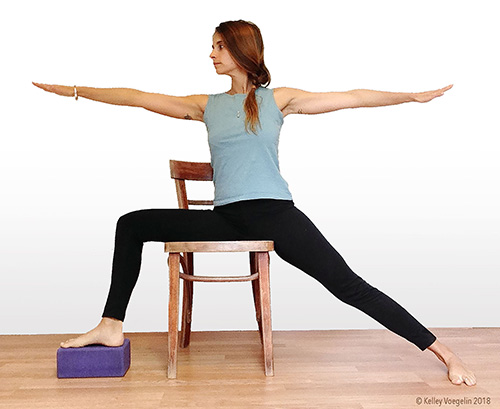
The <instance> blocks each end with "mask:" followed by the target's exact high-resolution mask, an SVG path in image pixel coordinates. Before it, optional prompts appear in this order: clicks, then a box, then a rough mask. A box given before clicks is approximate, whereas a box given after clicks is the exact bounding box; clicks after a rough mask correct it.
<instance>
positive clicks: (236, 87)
mask: <svg viewBox="0 0 500 409" xmlns="http://www.w3.org/2000/svg"><path fill="white" fill-rule="evenodd" d="M252 87H253V85H252V84H251V83H250V81H249V80H248V77H247V76H246V74H245V76H234V77H233V76H232V77H231V89H230V90H229V91H228V92H227V93H228V94H230V95H234V94H248V93H249V92H250V90H251V89H252Z"/></svg>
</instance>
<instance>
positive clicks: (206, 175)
mask: <svg viewBox="0 0 500 409" xmlns="http://www.w3.org/2000/svg"><path fill="white" fill-rule="evenodd" d="M213 173H214V172H213V169H212V166H211V165H210V163H208V162H182V161H178V160H170V177H171V178H172V179H174V180H175V190H176V191H177V202H178V203H179V208H180V209H189V205H213V204H214V201H213V200H189V199H188V198H187V191H186V180H206V181H211V180H213Z"/></svg>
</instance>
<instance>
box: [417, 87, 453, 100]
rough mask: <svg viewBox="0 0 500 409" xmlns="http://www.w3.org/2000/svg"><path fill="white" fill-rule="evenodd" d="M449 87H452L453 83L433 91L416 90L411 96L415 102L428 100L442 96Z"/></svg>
mask: <svg viewBox="0 0 500 409" xmlns="http://www.w3.org/2000/svg"><path fill="white" fill-rule="evenodd" d="M451 87H453V84H452V85H448V86H447V87H444V88H441V89H437V90H435V91H426V92H417V93H414V94H413V98H414V101H415V102H429V101H432V100H433V99H434V98H437V97H441V96H443V95H444V93H445V92H446V91H448V90H449V89H450V88H451Z"/></svg>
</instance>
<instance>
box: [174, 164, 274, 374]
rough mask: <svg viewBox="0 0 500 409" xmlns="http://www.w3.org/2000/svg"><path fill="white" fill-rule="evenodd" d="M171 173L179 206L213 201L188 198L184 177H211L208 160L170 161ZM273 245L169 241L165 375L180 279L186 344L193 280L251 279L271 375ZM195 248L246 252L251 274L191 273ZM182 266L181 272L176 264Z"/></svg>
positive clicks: (186, 342)
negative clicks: (203, 161)
mask: <svg viewBox="0 0 500 409" xmlns="http://www.w3.org/2000/svg"><path fill="white" fill-rule="evenodd" d="M170 176H171V177H172V179H174V180H175V187H176V190H177V200H178V202H179V208H181V209H188V208H189V205H213V201H212V200H188V198H187V192H186V183H185V181H186V180H205V181H212V180H213V170H212V167H211V165H210V163H196V162H180V161H175V160H171V161H170ZM273 249H274V243H273V242H272V241H202V242H194V241H191V242H168V243H165V252H167V253H169V256H168V268H169V274H170V289H169V308H168V354H169V356H168V378H176V377H177V348H178V342H179V337H178V325H179V282H180V278H182V279H183V280H184V291H183V303H182V326H181V334H180V338H181V339H180V345H181V347H182V348H185V347H187V346H188V345H189V341H190V335H191V317H192V306H193V282H194V281H203V282H212V283H214V282H241V281H251V282H252V290H253V296H254V304H255V312H256V317H257V323H258V326H259V333H260V339H261V343H262V347H263V352H264V371H265V374H266V376H273V375H274V362H273V340H272V329H271V301H270V298H271V297H270V286H269V251H272V250H273ZM197 252H249V254H250V275H247V276H236V277H215V276H209V277H207V276H196V275H194V264H193V253H197ZM180 265H181V266H182V271H183V273H181V272H180V269H179V266H180Z"/></svg>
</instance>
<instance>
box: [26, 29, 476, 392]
mask: <svg viewBox="0 0 500 409" xmlns="http://www.w3.org/2000/svg"><path fill="white" fill-rule="evenodd" d="M212 40H213V45H212V49H213V50H212V53H211V54H210V58H211V59H212V61H213V64H214V67H215V70H216V72H217V74H219V75H228V76H230V77H231V81H232V82H231V89H230V90H229V91H227V92H225V93H221V94H217V95H190V96H186V97H175V96H168V95H162V94H153V93H146V92H141V91H138V90H134V89H125V88H112V89H104V88H89V87H76V86H75V87H71V86H61V85H46V84H38V83H34V85H36V86H37V87H39V88H42V89H43V90H45V91H49V92H53V93H55V94H58V95H62V96H68V97H72V96H74V97H75V98H78V97H82V98H88V99H92V100H94V101H99V102H105V103H108V104H115V105H127V106H134V107H143V108H145V109H147V110H150V111H153V112H156V113H159V114H162V115H167V116H170V117H174V118H181V119H182V118H183V119H190V120H197V121H203V122H205V124H206V126H207V130H208V134H209V146H210V151H211V162H212V166H213V168H214V184H215V199H214V209H213V210H212V211H199V210H179V209H150V210H140V211H136V212H132V213H129V214H126V215H124V216H122V217H121V218H120V219H119V220H118V223H117V228H116V240H115V252H114V256H113V269H112V280H111V287H110V291H109V295H108V299H107V302H106V306H105V308H104V312H103V315H102V320H101V322H100V323H99V325H98V326H97V327H96V328H94V329H93V330H91V331H89V332H87V333H86V334H84V335H81V336H79V337H77V338H75V339H70V340H68V341H66V342H63V343H61V346H62V347H64V348H70V347H80V346H84V345H88V344H93V343H99V344H104V345H108V346H118V345H121V344H122V343H123V340H124V337H123V332H122V323H123V320H124V318H125V310H126V308H127V305H128V302H129V299H130V296H131V294H132V290H133V288H134V286H135V283H136V281H137V278H138V276H139V270H140V263H141V253H142V247H143V243H144V242H147V241H158V242H167V241H189V240H191V241H198V240H201V241H203V240H238V239H253V240H255V239H261V240H264V239H267V240H273V241H274V243H275V250H276V253H277V254H278V255H279V256H280V257H281V258H283V259H284V260H286V261H287V262H289V263H290V264H292V265H294V266H296V267H298V268H299V269H301V270H303V271H304V272H306V273H307V274H309V275H310V276H312V277H314V278H315V279H317V280H318V281H319V282H320V283H322V284H323V285H324V286H325V287H326V288H327V289H328V290H329V291H330V292H331V293H332V294H334V295H335V296H336V297H338V298H339V299H340V300H342V301H344V302H346V303H347V304H349V305H352V306H354V307H356V308H358V309H360V310H362V311H363V312H365V313H367V314H368V315H370V316H371V317H372V318H374V319H375V320H377V321H378V322H380V323H381V324H382V325H384V326H385V327H387V328H388V329H390V330H391V331H393V332H395V333H396V334H398V335H400V336H402V337H404V338H405V339H407V340H408V341H410V342H412V343H414V344H415V345H416V346H417V347H418V348H420V349H421V350H422V351H424V350H425V349H429V350H431V351H432V352H433V353H434V354H435V355H436V356H437V357H438V358H439V359H440V360H441V361H442V362H443V363H444V364H445V365H446V366H447V368H448V377H449V379H450V381H451V382H452V383H453V384H457V385H459V384H461V383H465V384H466V385H469V386H472V385H475V384H476V378H475V375H474V374H473V373H472V372H471V371H470V370H469V369H467V367H466V366H465V365H464V364H463V362H462V361H461V360H460V359H459V358H458V357H457V356H456V355H455V354H454V353H453V352H452V351H451V350H450V349H449V348H447V347H446V346H445V345H443V344H442V343H440V342H439V341H438V340H437V339H436V337H435V336H434V335H433V334H432V333H431V332H430V331H429V330H427V329H426V328H424V327H423V326H422V324H420V323H419V322H418V321H417V320H416V319H415V318H414V317H413V316H411V315H410V314H409V313H408V312H407V311H406V310H405V309H404V308H402V307H401V306H400V305H399V304H397V303H396V302H395V301H394V300H392V299H391V298H389V297H388V296H387V295H385V294H383V293H382V292H380V291H379V290H378V289H376V288H374V287H372V286H370V285H369V284H368V283H367V282H365V281H364V280H363V279H361V278H360V277H359V276H357V275H356V274H355V273H354V272H353V271H352V270H351V269H350V268H349V267H348V266H347V264H346V263H345V261H344V260H343V258H342V257H341V256H340V255H339V254H338V253H337V252H336V250H335V249H334V248H333V247H332V246H331V245H330V244H329V243H328V242H327V241H326V239H325V238H324V237H323V236H322V234H321V233H320V232H319V231H318V230H317V228H316V227H315V226H314V225H313V224H312V222H311V221H310V220H309V219H308V218H307V217H306V216H305V215H304V214H303V213H301V212H300V211H299V210H298V209H297V208H296V207H295V206H294V203H293V201H292V196H291V194H290V192H289V190H288V185H287V183H286V182H285V180H284V179H283V178H282V177H281V174H280V172H279V164H278V152H277V146H278V138H279V132H280V129H281V125H282V123H283V118H284V117H286V116H287V115H290V114H319V113H326V112H332V111H336V110H339V109H344V108H357V107H376V106H385V105H396V104H401V103H404V102H411V101H415V102H428V101H431V100H432V99H434V98H436V97H439V96H442V95H443V94H444V93H445V92H446V91H448V90H449V89H450V88H451V85H450V86H448V87H445V88H442V89H439V90H436V91H429V92H422V93H392V92H380V91H371V90H353V91H348V92H326V93H312V92H306V91H302V90H299V89H293V88H276V89H274V90H273V89H269V88H267V85H269V83H270V80H271V78H270V74H269V71H268V70H267V68H266V66H265V64H264V52H263V51H264V46H263V42H262V36H261V33H260V30H259V28H258V27H257V26H256V25H254V24H253V23H250V22H246V21H242V20H239V21H228V22H224V23H221V24H220V25H219V26H218V27H217V28H216V30H215V33H214V35H213V39H212ZM186 226H188V227H186ZM189 226H193V227H192V228H191V227H189Z"/></svg>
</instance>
